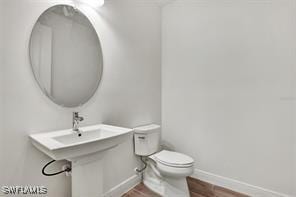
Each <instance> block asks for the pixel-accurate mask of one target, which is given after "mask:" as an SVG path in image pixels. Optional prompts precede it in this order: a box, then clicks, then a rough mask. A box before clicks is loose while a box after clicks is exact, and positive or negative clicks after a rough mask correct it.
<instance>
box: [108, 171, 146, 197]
mask: <svg viewBox="0 0 296 197" xmlns="http://www.w3.org/2000/svg"><path fill="white" fill-rule="evenodd" d="M140 182H141V176H138V175H133V176H132V177H130V178H128V179H127V180H125V181H123V182H122V183H120V184H119V185H117V186H115V187H113V188H112V189H110V190H109V191H108V192H106V193H105V194H104V197H120V196H122V195H123V194H125V193H126V192H128V191H129V190H130V189H132V188H133V187H135V186H136V185H138V184H139V183H140Z"/></svg>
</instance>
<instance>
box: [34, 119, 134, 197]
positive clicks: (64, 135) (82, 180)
mask: <svg viewBox="0 0 296 197" xmlns="http://www.w3.org/2000/svg"><path fill="white" fill-rule="evenodd" d="M80 130H81V131H82V136H81V137H79V136H78V135H77V133H76V132H74V131H72V129H68V130H61V131H53V132H47V133H38V134H32V135H30V139H31V141H32V143H33V145H34V146H35V147H36V148H37V149H39V150H40V151H41V152H43V153H45V154H47V155H48V156H49V157H51V158H52V159H55V160H64V159H65V160H68V161H70V162H71V163H72V197H99V196H102V195H103V167H102V158H103V157H104V154H105V153H106V151H107V150H109V149H111V148H114V147H116V146H117V145H118V144H120V143H122V142H124V141H125V140H127V139H129V137H130V135H131V133H132V131H133V130H132V129H128V128H122V127H116V126H110V125H104V124H100V125H94V126H89V127H81V128H80Z"/></svg>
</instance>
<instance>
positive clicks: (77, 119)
mask: <svg viewBox="0 0 296 197" xmlns="http://www.w3.org/2000/svg"><path fill="white" fill-rule="evenodd" d="M83 120H84V118H83V117H81V116H79V113H78V112H73V122H72V123H73V131H75V132H77V133H78V136H79V137H81V135H82V134H81V130H80V129H79V123H80V122H81V121H83Z"/></svg>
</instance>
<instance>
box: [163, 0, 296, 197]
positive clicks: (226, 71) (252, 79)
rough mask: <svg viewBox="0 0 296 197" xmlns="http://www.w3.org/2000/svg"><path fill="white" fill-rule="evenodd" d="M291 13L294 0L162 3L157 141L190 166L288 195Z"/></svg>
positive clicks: (294, 29)
mask: <svg viewBox="0 0 296 197" xmlns="http://www.w3.org/2000/svg"><path fill="white" fill-rule="evenodd" d="M295 18H296V12H295V4H294V3H293V1H292V0H273V1H269V0H267V1H259V0H258V1H251V0H241V1H236V0H230V1H220V0H209V1H195V0H193V1H192V0H176V1H175V2H174V3H172V4H170V5H168V6H166V7H165V8H164V9H163V16H162V20H163V21H162V25H163V28H162V31H163V33H162V39H163V40H162V44H163V50H162V58H163V59H162V126H163V138H164V140H165V141H167V142H168V143H170V144H172V145H173V146H174V147H175V148H176V150H178V151H180V152H184V153H186V154H188V155H191V156H192V157H194V159H195V161H196V165H195V167H196V168H197V169H201V170H204V171H206V172H210V173H214V174H216V175H220V176H224V177H228V178H232V179H235V180H239V181H242V182H246V183H249V184H252V185H255V186H259V187H263V188H266V189H270V190H274V191H277V192H281V193H287V194H293V187H294V188H296V187H295V186H296V185H295V182H294V185H293V169H294V170H295V168H293V156H295V152H293V151H294V149H293V148H294V144H295V142H296V141H295V134H294V133H295V130H294V128H293V121H295V120H293V113H294V111H293V105H294V102H295V96H294V97H293V92H294V89H293V88H292V87H293V83H295V81H296V80H295V79H296V78H295V75H294V74H293V72H292V71H293V66H295V64H296V56H295V46H296V45H295V41H296V26H295ZM293 21H294V22H293ZM293 137H294V138H293ZM295 158H296V157H295ZM294 166H295V163H294ZM294 174H295V173H294ZM294 192H295V191H294ZM295 195H296V192H295V193H294V196H295Z"/></svg>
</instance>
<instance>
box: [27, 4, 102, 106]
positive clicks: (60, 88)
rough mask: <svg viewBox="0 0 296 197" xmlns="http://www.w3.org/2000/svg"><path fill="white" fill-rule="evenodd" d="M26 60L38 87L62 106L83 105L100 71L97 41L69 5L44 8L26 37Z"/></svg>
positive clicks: (87, 25)
mask: <svg viewBox="0 0 296 197" xmlns="http://www.w3.org/2000/svg"><path fill="white" fill-rule="evenodd" d="M30 60H31V67H32V71H33V73H34V76H35V79H36V81H37V82H38V84H39V86H40V88H41V90H42V91H43V92H44V94H46V95H47V96H48V97H49V98H50V99H51V100H52V101H53V102H55V103H56V104H58V105H60V106H64V107H70V108H73V107H78V106H81V105H83V104H85V103H86V102H87V101H88V100H89V99H90V98H91V97H92V96H93V95H94V94H95V92H96V90H97V88H98V86H99V83H100V80H101V76H102V71H103V55H102V49H101V44H100V41H99V38H98V35H97V33H96V30H95V29H94V27H93V26H92V24H91V22H90V21H89V19H88V18H87V17H86V16H85V15H84V14H83V13H82V12H81V11H79V10H78V9H76V8H74V7H72V6H69V5H57V6H53V7H51V8H49V9H48V10H46V11H45V12H44V13H43V14H42V15H41V16H40V17H39V19H38V21H37V22H36V24H35V26H34V28H33V31H32V34H31V39H30Z"/></svg>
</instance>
